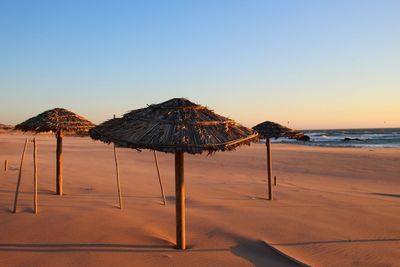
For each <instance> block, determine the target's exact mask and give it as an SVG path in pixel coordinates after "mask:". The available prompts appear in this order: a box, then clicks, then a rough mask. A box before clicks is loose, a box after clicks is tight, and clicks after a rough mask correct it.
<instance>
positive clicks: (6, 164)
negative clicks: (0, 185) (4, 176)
mask: <svg viewBox="0 0 400 267" xmlns="http://www.w3.org/2000/svg"><path fill="white" fill-rule="evenodd" d="M4 171H5V172H7V171H8V160H5V161H4Z"/></svg>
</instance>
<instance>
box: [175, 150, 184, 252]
mask: <svg viewBox="0 0 400 267" xmlns="http://www.w3.org/2000/svg"><path fill="white" fill-rule="evenodd" d="M175 198H176V199H175V205H176V207H175V209H176V211H175V212H176V248H177V249H182V250H185V249H186V224H185V175H184V156H183V152H175Z"/></svg>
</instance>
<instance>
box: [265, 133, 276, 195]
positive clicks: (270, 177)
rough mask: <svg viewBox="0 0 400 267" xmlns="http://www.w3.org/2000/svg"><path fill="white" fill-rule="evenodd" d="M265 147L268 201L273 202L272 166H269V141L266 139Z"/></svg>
mask: <svg viewBox="0 0 400 267" xmlns="http://www.w3.org/2000/svg"><path fill="white" fill-rule="evenodd" d="M265 144H266V146H267V172H268V200H273V199H274V197H273V194H272V166H271V140H270V138H267V140H266V141H265Z"/></svg>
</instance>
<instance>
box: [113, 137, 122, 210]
mask: <svg viewBox="0 0 400 267" xmlns="http://www.w3.org/2000/svg"><path fill="white" fill-rule="evenodd" d="M114 159H115V171H116V173H117V188H118V199H119V208H120V209H122V196H121V184H120V182H119V164H118V155H117V149H116V148H115V144H114Z"/></svg>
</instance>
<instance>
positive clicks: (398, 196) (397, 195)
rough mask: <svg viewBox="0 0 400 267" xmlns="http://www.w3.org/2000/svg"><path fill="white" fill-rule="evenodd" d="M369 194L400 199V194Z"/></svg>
mask: <svg viewBox="0 0 400 267" xmlns="http://www.w3.org/2000/svg"><path fill="white" fill-rule="evenodd" d="M370 194H371V195H375V196H383V197H396V198H400V194H389V193H370Z"/></svg>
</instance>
